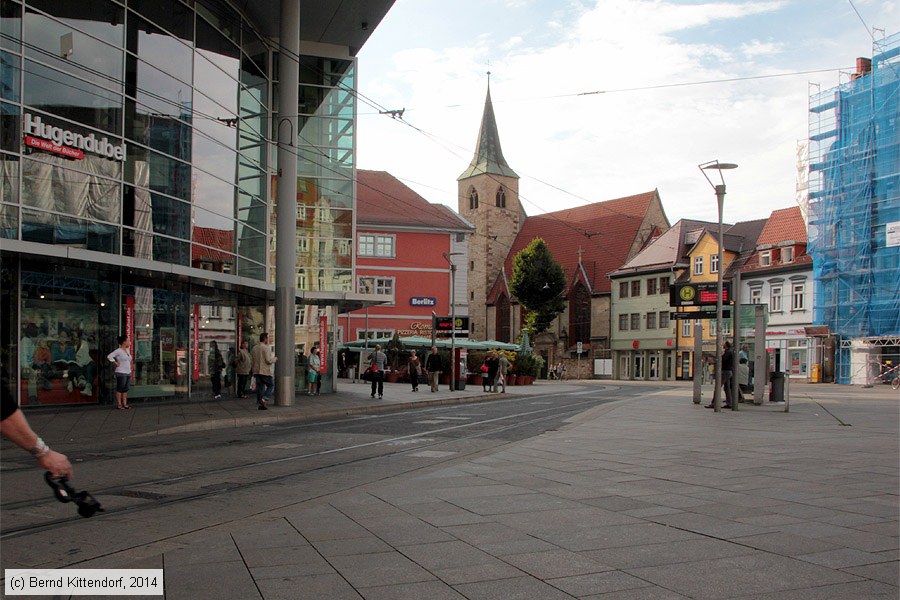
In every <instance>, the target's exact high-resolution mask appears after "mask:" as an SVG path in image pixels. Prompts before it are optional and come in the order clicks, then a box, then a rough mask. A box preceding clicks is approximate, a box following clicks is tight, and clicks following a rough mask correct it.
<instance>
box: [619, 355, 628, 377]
mask: <svg viewBox="0 0 900 600" xmlns="http://www.w3.org/2000/svg"><path fill="white" fill-rule="evenodd" d="M630 359H631V357H630V356H629V355H628V354H623V355H621V356H620V357H619V379H629V378H630V377H629V375H630V374H631V373H630V371H631V360H630Z"/></svg>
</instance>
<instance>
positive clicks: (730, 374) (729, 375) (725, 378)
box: [706, 342, 734, 408]
mask: <svg viewBox="0 0 900 600" xmlns="http://www.w3.org/2000/svg"><path fill="white" fill-rule="evenodd" d="M733 378H734V352H732V350H731V342H725V344H723V345H722V389H723V391H724V392H725V404H724V405H723V408H731V406H732V404H731V402H732V397H731V380H732V379H733ZM706 408H715V405H714V404H712V403H710V404H707V405H706Z"/></svg>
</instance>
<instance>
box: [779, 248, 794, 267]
mask: <svg viewBox="0 0 900 600" xmlns="http://www.w3.org/2000/svg"><path fill="white" fill-rule="evenodd" d="M781 262H783V263H784V264H788V263H792V262H794V248H793V247H792V246H786V247H784V248H782V249H781Z"/></svg>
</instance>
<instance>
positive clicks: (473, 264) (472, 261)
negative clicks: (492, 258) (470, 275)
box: [469, 260, 475, 271]
mask: <svg viewBox="0 0 900 600" xmlns="http://www.w3.org/2000/svg"><path fill="white" fill-rule="evenodd" d="M469 270H470V271H474V270H475V261H474V260H470V261H469Z"/></svg>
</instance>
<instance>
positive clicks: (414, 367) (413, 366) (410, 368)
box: [406, 350, 422, 392]
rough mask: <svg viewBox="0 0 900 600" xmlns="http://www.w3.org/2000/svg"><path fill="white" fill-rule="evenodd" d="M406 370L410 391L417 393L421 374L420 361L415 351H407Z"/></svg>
mask: <svg viewBox="0 0 900 600" xmlns="http://www.w3.org/2000/svg"><path fill="white" fill-rule="evenodd" d="M406 370H407V372H408V373H409V383H410V384H411V385H412V391H414V392H418V391H419V375H421V374H422V361H420V360H419V357H418V356H416V351H415V350H410V351H409V360H408V361H407V362H406Z"/></svg>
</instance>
